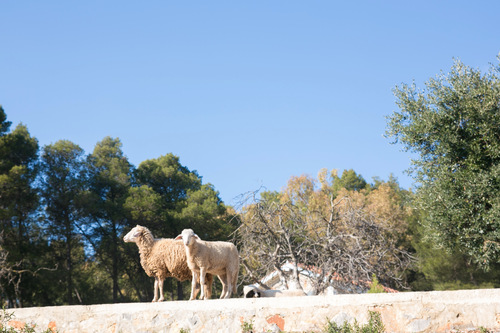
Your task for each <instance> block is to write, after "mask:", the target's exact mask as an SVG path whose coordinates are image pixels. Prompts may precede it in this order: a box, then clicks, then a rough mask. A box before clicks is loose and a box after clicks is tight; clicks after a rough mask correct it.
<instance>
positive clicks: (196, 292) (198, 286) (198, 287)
mask: <svg viewBox="0 0 500 333" xmlns="http://www.w3.org/2000/svg"><path fill="white" fill-rule="evenodd" d="M199 292H200V284H199V283H198V281H196V288H195V289H194V294H193V296H194V297H193V299H196V296H198V293H199Z"/></svg>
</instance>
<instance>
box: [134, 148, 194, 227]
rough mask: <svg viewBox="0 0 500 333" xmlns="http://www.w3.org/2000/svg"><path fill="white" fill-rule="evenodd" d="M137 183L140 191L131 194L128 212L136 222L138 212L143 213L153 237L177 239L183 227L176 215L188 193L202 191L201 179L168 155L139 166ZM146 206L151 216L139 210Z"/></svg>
mask: <svg viewBox="0 0 500 333" xmlns="http://www.w3.org/2000/svg"><path fill="white" fill-rule="evenodd" d="M136 182H137V185H138V186H139V187H140V189H139V190H137V189H135V190H133V194H134V196H132V197H131V200H133V201H130V200H129V201H128V203H127V205H128V207H129V209H131V210H132V211H133V213H134V214H136V215H135V216H136V217H137V218H139V219H142V217H143V216H142V213H141V211H142V212H146V215H147V217H149V218H150V219H149V220H145V222H146V223H147V225H148V227H149V228H150V229H151V231H152V232H153V233H154V234H158V235H161V236H163V237H175V236H177V235H178V234H179V233H180V232H181V231H182V229H183V228H184V225H183V224H182V221H180V220H179V219H178V218H176V214H177V213H179V212H180V210H181V209H182V206H183V205H184V204H185V201H186V200H187V198H188V195H189V193H190V191H197V190H199V189H200V188H201V177H200V176H199V175H198V174H197V173H196V171H190V170H189V169H188V168H187V167H186V166H184V165H182V164H181V163H180V161H179V157H177V156H175V155H173V154H167V155H164V156H161V157H159V158H156V159H150V160H146V161H144V162H142V163H140V164H139V167H138V168H137V171H136ZM143 186H146V187H143ZM148 187H149V188H150V189H151V190H152V191H150V190H149V189H148ZM143 195H146V196H147V197H148V198H147V199H146V198H144V197H143ZM151 196H152V197H151ZM151 200H153V201H151ZM136 202H137V203H138V204H139V205H137V204H136ZM145 202H148V203H149V207H151V208H153V209H155V212H154V214H149V212H147V211H145V210H144V209H142V210H141V206H142V205H143V204H144V203H145ZM136 208H137V209H136ZM142 208H143V207H142Z"/></svg>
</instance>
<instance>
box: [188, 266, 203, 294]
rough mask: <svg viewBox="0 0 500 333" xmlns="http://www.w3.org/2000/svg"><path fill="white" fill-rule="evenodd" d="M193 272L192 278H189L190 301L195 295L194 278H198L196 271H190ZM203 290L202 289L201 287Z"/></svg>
mask: <svg viewBox="0 0 500 333" xmlns="http://www.w3.org/2000/svg"><path fill="white" fill-rule="evenodd" d="M192 273H193V279H192V280H191V296H190V297H189V300H190V301H192V300H193V299H195V296H196V294H195V293H196V280H198V272H196V271H192ZM202 292H203V289H202Z"/></svg>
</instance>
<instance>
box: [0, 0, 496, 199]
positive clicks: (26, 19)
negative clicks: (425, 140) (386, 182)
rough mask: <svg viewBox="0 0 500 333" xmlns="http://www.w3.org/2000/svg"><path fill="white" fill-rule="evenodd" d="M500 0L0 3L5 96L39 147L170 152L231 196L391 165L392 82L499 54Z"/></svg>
mask: <svg viewBox="0 0 500 333" xmlns="http://www.w3.org/2000/svg"><path fill="white" fill-rule="evenodd" d="M498 13H500V2H499V1H496V0H495V1H493V0H491V1H475V2H472V1H426V0H425V1H419V2H414V1H413V2H410V1H342V2H341V1H279V0H278V1H189V2H188V1H165V0H163V1H140V2H139V1H123V0H122V1H92V0H91V1H80V2H75V1H50V0H48V1H0V45H1V51H0V104H1V105H2V106H3V108H4V110H5V112H6V113H7V117H8V120H10V121H12V122H13V127H12V128H14V127H15V126H16V125H17V124H19V123H21V122H22V123H24V124H25V125H27V126H28V130H29V131H30V133H31V135H32V136H34V137H36V138H37V139H38V140H39V143H40V145H41V146H44V145H47V144H51V143H54V142H56V141H58V140H61V139H66V140H71V141H73V142H74V143H76V144H78V145H80V146H81V147H82V148H83V149H85V151H86V152H87V153H91V152H92V150H93V148H94V146H95V144H96V143H97V142H99V141H101V140H102V139H103V138H104V137H105V136H111V137H118V138H120V140H121V142H122V143H123V151H124V153H125V154H126V155H127V157H128V158H129V160H130V162H132V163H133V164H134V165H136V166H138V165H139V163H140V162H142V161H144V160H147V159H151V158H157V157H159V156H161V155H164V154H167V153H174V154H175V155H177V156H179V157H180V160H181V163H182V164H183V165H185V166H187V167H188V168H189V169H190V170H197V171H198V173H199V174H200V175H201V176H202V177H203V181H204V182H205V183H207V182H210V183H212V184H213V185H214V186H215V188H216V189H217V190H218V191H220V194H221V198H222V199H223V200H224V201H225V202H226V203H227V204H236V203H237V202H236V201H237V200H236V199H235V198H236V197H237V196H238V195H239V194H242V193H245V192H247V191H253V190H256V189H258V188H259V187H261V186H264V187H265V188H267V189H268V190H280V189H281V188H282V187H283V186H285V185H286V182H287V181H288V179H289V178H290V177H291V176H294V175H295V176H298V175H301V174H309V175H311V176H313V177H315V176H316V175H317V172H318V171H319V170H320V169H321V168H328V169H339V170H340V171H341V170H343V169H351V168H352V169H354V170H355V171H356V172H357V173H359V174H361V175H362V176H363V177H364V178H365V179H366V180H367V181H371V180H372V177H380V178H382V179H387V178H388V177H389V174H391V173H393V174H394V175H395V176H396V177H397V178H398V179H399V182H400V185H401V186H402V187H405V188H409V187H411V186H412V180H411V178H410V177H408V176H407V175H406V174H405V173H404V170H406V169H408V168H409V166H410V162H409V161H410V155H409V154H408V153H405V152H402V151H401V147H400V146H396V145H391V144H390V140H388V139H386V138H384V137H383V134H384V132H385V129H386V118H385V117H386V116H388V115H390V114H391V113H393V112H394V111H396V110H397V106H396V105H395V98H394V95H393V93H392V90H393V89H394V87H395V86H396V85H399V84H401V83H411V82H413V81H415V82H416V84H417V85H420V86H422V85H423V83H424V82H425V81H427V80H428V79H429V78H431V77H434V76H435V75H437V74H439V72H440V71H441V70H443V71H445V72H447V71H448V70H449V69H450V67H451V65H452V63H453V58H458V59H460V60H461V61H463V62H464V63H465V64H467V65H469V66H472V67H474V68H479V69H481V70H484V71H486V70H487V69H488V68H489V66H490V63H493V64H498V62H497V59H496V56H497V54H498V53H499V51H500V33H499V31H500V26H499V16H498Z"/></svg>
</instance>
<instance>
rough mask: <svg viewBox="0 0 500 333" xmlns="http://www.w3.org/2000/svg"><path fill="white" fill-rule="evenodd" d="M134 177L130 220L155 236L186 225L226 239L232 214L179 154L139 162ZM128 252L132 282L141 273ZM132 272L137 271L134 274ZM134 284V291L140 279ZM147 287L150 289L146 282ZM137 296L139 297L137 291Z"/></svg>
mask: <svg viewBox="0 0 500 333" xmlns="http://www.w3.org/2000/svg"><path fill="white" fill-rule="evenodd" d="M135 180H136V183H135V186H133V187H132V188H131V189H130V192H129V197H128V198H127V200H126V203H125V207H126V208H127V209H128V211H129V213H130V216H131V218H132V219H131V223H133V222H134V221H137V222H138V223H139V222H140V223H141V224H143V225H146V226H147V227H148V228H150V230H151V231H152V232H153V234H154V235H155V236H156V237H165V238H173V237H175V236H177V235H178V234H180V233H181V231H182V230H183V229H184V228H188V227H189V228H192V229H194V230H195V231H196V232H197V233H198V234H199V235H200V236H202V237H203V238H204V239H206V240H214V239H218V240H220V239H228V238H229V235H230V234H231V232H233V231H234V229H235V224H234V223H233V224H232V223H230V221H231V217H232V215H229V214H228V213H227V208H226V207H225V205H224V203H223V202H222V200H221V199H220V197H219V193H218V192H217V191H216V190H215V189H214V187H213V186H212V185H211V184H203V183H202V179H201V177H200V176H199V175H198V173H197V172H196V171H190V170H189V169H188V168H187V167H186V166H184V165H182V164H181V163H180V161H179V157H177V156H175V155H173V154H167V155H164V156H161V157H159V158H157V159H150V160H146V161H144V162H142V163H141V164H140V165H139V167H138V168H137V170H136V177H135ZM130 248H131V247H127V248H126V250H127V249H128V250H130ZM131 252H132V253H133V256H134V258H135V259H136V263H135V268H134V267H131V266H129V267H128V268H127V271H128V272H129V273H128V274H129V277H130V280H131V281H133V280H134V279H137V276H139V277H142V276H144V273H142V269H141V268H140V264H139V261H138V256H137V249H136V248H133V251H131ZM130 255H132V254H130ZM134 271H140V272H141V273H139V274H135V275H134V274H133V272H134ZM134 284H135V286H136V290H138V289H139V288H138V287H137V286H138V285H139V284H140V282H134ZM147 288H148V289H147V290H148V291H149V290H150V289H151V288H150V286H149V285H148V287H147ZM169 288H170V284H169V282H167V289H169ZM138 293H139V292H138ZM139 295H140V296H139V297H142V296H141V293H139ZM149 297H150V295H148V298H149ZM183 297H184V296H183V286H182V284H181V283H180V282H178V283H177V298H178V299H183Z"/></svg>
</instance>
